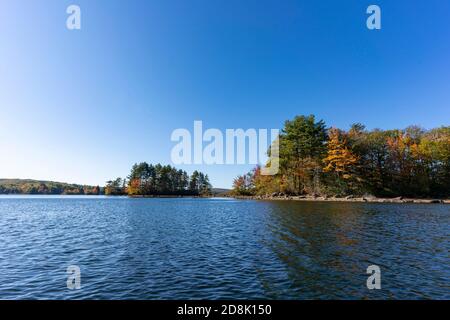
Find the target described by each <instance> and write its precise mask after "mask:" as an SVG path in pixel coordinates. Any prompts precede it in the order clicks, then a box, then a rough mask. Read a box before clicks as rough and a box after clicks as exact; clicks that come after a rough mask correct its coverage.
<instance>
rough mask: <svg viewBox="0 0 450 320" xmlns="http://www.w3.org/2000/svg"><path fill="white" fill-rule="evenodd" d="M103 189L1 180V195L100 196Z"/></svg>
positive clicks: (43, 182) (37, 181)
mask: <svg viewBox="0 0 450 320" xmlns="http://www.w3.org/2000/svg"><path fill="white" fill-rule="evenodd" d="M102 193H103V188H100V187H99V186H87V185H79V184H68V183H63V182H54V181H40V180H31V179H0V194H50V195H57V194H64V195H99V194H102Z"/></svg>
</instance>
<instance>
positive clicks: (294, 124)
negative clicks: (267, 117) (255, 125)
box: [231, 115, 450, 203]
mask: <svg viewBox="0 0 450 320" xmlns="http://www.w3.org/2000/svg"><path fill="white" fill-rule="evenodd" d="M277 142H278V143H279V165H280V166H279V168H280V169H279V172H278V174H276V175H273V176H268V175H262V174H261V168H260V167H256V168H254V169H253V170H252V171H251V172H249V173H247V174H244V175H241V176H238V177H237V178H236V179H235V180H234V182H233V189H232V192H231V193H232V195H233V196H235V197H253V198H258V199H278V198H286V199H321V200H327V199H328V200H339V199H340V200H343V199H345V200H351V199H356V198H359V199H361V200H365V201H367V200H376V199H377V198H390V199H392V198H396V199H397V200H399V201H400V200H402V201H403V202H406V199H407V198H409V199H410V200H411V199H423V198H428V199H430V198H437V199H448V198H449V197H450V127H449V126H446V127H439V128H434V129H431V130H425V129H422V128H420V127H418V126H410V127H407V128H406V129H393V130H381V129H374V130H367V129H366V128H365V126H364V125H362V124H359V123H357V124H354V125H352V126H351V128H350V129H349V130H348V131H346V130H342V129H338V128H333V127H327V126H326V124H325V122H324V121H322V120H320V121H316V119H315V117H314V116H313V115H309V116H297V117H295V118H294V119H293V120H288V121H286V122H285V124H284V128H283V130H282V131H281V134H280V136H279V138H278V141H277ZM269 151H270V149H269ZM409 202H413V201H409ZM441 202H443V201H441ZM445 202H446V203H447V202H448V200H447V201H445Z"/></svg>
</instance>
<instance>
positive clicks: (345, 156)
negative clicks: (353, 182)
mask: <svg viewBox="0 0 450 320" xmlns="http://www.w3.org/2000/svg"><path fill="white" fill-rule="evenodd" d="M327 149H328V150H327V156H326V157H325V158H324V159H323V162H324V164H325V167H324V168H323V170H324V171H325V172H335V173H336V175H337V176H338V177H339V178H340V177H342V178H343V179H350V178H351V177H352V176H351V172H352V171H353V170H352V168H353V167H354V166H355V165H356V164H357V163H358V157H356V156H355V155H354V154H353V153H352V152H351V150H350V149H349V147H348V143H347V139H346V137H345V135H344V134H342V133H341V132H340V130H339V129H336V128H331V129H330V130H329V133H328V144H327Z"/></svg>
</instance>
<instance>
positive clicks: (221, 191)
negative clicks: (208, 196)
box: [212, 188, 231, 197]
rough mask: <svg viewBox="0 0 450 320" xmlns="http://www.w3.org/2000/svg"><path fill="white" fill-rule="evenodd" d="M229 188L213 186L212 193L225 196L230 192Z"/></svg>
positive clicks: (216, 195)
mask: <svg viewBox="0 0 450 320" xmlns="http://www.w3.org/2000/svg"><path fill="white" fill-rule="evenodd" d="M230 191H231V190H230V189H222V188H213V189H212V193H213V196H215V197H227V196H228V195H229V194H230Z"/></svg>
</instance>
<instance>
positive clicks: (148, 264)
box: [0, 196, 450, 299]
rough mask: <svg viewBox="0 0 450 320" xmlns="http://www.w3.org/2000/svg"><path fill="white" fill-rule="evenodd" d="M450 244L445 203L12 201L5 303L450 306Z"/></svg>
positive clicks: (5, 216)
mask: <svg viewBox="0 0 450 320" xmlns="http://www.w3.org/2000/svg"><path fill="white" fill-rule="evenodd" d="M449 233H450V206H448V205H440V204H433V205H418V204H365V203H331V202H323V203H319V202H295V201H253V200H234V199H219V198H217V199H214V198H212V199H190V198H176V199H156V198H155V199H129V198H125V197H117V198H114V197H112V198H108V197H95V196H92V197H73V196H55V197H51V196H2V197H0V299H393V298H395V299H429V298H433V299H449V298H450V294H449V292H450V270H449V265H450V257H449V252H450V241H449V240H450V238H449ZM70 265H76V266H79V268H80V270H81V289H79V290H69V289H68V288H67V277H68V274H67V272H66V271H67V267H68V266H70ZM370 265H377V266H379V267H380V270H381V289H380V290H376V289H375V290H369V289H368V288H367V286H366V281H367V278H368V277H369V276H370V275H369V274H367V273H366V270H367V267H368V266H370Z"/></svg>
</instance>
